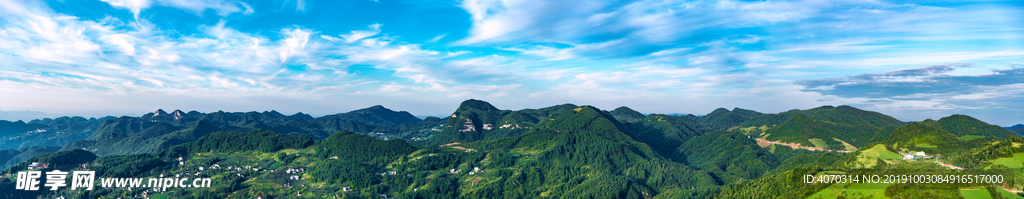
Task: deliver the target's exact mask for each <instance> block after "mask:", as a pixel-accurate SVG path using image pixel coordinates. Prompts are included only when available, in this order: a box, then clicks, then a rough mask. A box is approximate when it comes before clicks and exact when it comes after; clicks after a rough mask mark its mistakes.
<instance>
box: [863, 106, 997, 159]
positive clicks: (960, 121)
mask: <svg viewBox="0 0 1024 199" xmlns="http://www.w3.org/2000/svg"><path fill="white" fill-rule="evenodd" d="M1016 136H1017V135H1016V134H1015V133H1013V132H1010V131H1008V130H1006V129H1004V128H1002V127H998V126H995V125H989V124H988V123H985V122H982V121H980V120H977V119H974V118H972V117H970V116H966V115H951V116H947V117H944V118H942V119H939V120H938V121H936V120H931V119H928V120H925V121H921V122H912V123H910V124H907V125H905V126H903V127H900V128H898V129H896V131H894V132H893V133H892V134H891V135H889V136H888V137H886V138H885V139H884V140H882V143H885V144H886V145H887V146H890V147H891V148H893V149H901V148H905V149H907V150H910V151H925V152H928V153H940V154H951V153H958V152H963V151H967V150H969V149H971V148H976V147H981V146H984V145H985V143H987V142H988V141H990V140H1002V139H1006V138H1007V137H1016Z"/></svg>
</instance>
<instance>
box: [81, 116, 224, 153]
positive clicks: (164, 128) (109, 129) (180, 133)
mask: <svg viewBox="0 0 1024 199" xmlns="http://www.w3.org/2000/svg"><path fill="white" fill-rule="evenodd" d="M146 125H152V126H149V127H146ZM143 127H145V128H143ZM140 129H141V130H140ZM221 130H223V129H221V128H219V127H216V126H213V125H211V124H208V123H206V122H204V121H196V122H194V123H192V124H191V125H189V126H182V127H178V126H173V125H170V124H167V123H156V124H151V123H150V122H148V121H145V120H141V119H138V118H128V117H122V118H118V119H115V120H108V121H107V122H104V124H103V125H101V126H100V127H99V129H98V130H97V131H96V133H94V134H93V135H92V136H90V137H89V138H88V139H85V140H80V141H76V142H72V143H68V144H67V145H64V147H63V148H61V150H62V151H66V150H72V149H82V150H87V151H90V152H92V153H94V154H96V155H101V156H105V155H118V154H134V153H158V152H162V151H165V150H167V149H169V148H171V147H172V146H175V145H178V144H182V143H186V142H191V141H195V140H197V139H199V138H200V137H202V136H204V135H206V134H209V133H213V132H216V131H221ZM135 131H138V132H135Z"/></svg>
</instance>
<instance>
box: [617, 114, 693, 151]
mask: <svg viewBox="0 0 1024 199" xmlns="http://www.w3.org/2000/svg"><path fill="white" fill-rule="evenodd" d="M625 125H626V126H628V127H629V128H630V129H631V132H632V133H633V137H635V138H636V139H637V140H639V141H641V142H644V143H647V145H649V146H650V147H651V148H653V149H654V150H655V151H658V152H659V153H661V154H662V155H664V156H666V157H678V156H677V155H675V153H676V152H678V148H679V145H682V144H683V142H686V140H688V139H690V138H691V137H695V136H699V135H701V134H703V131H702V130H700V129H699V128H700V127H699V126H700V125H699V124H698V121H697V120H696V116H692V117H691V116H669V115H661V114H656V115H650V116H647V117H645V118H644V119H643V120H640V121H636V122H633V123H626V124H625Z"/></svg>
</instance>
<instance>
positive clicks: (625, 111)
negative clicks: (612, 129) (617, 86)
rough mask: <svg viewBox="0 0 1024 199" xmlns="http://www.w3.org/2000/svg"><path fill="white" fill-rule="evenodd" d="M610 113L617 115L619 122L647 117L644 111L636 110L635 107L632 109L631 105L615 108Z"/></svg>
mask: <svg viewBox="0 0 1024 199" xmlns="http://www.w3.org/2000/svg"><path fill="white" fill-rule="evenodd" d="M610 113H611V114H612V117H615V120H619V122H623V123H631V122H636V121H640V120H642V119H644V117H646V116H644V114H643V113H640V112H636V111H634V110H633V109H630V108H629V107H625V106H620V107H619V108H615V110H612V112H610Z"/></svg>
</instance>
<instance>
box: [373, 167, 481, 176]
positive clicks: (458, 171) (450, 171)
mask: <svg viewBox="0 0 1024 199" xmlns="http://www.w3.org/2000/svg"><path fill="white" fill-rule="evenodd" d="M480 171H483V169H480V167H473V171H470V172H469V175H475V174H476V173H479V172H480ZM392 172H393V171H392ZM448 172H449V173H462V170H459V169H451V170H448Z"/></svg>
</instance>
